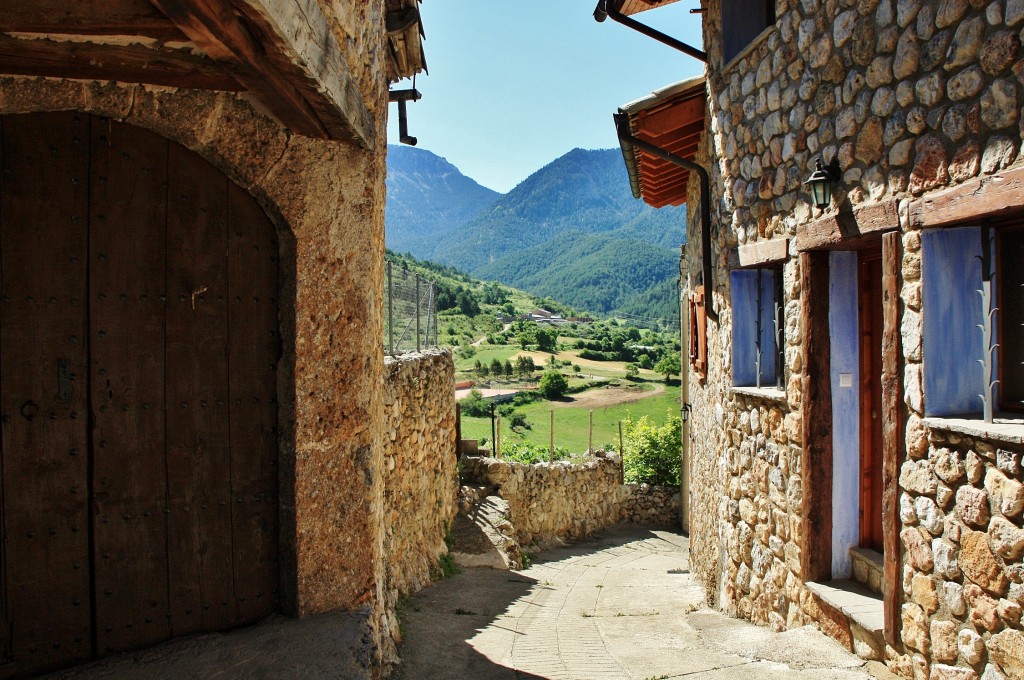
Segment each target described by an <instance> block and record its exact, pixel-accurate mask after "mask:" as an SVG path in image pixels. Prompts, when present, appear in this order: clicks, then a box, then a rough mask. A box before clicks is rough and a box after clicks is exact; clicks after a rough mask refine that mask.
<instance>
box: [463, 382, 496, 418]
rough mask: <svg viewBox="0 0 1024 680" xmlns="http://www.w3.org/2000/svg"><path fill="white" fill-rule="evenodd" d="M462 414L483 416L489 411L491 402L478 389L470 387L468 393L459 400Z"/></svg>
mask: <svg viewBox="0 0 1024 680" xmlns="http://www.w3.org/2000/svg"><path fill="white" fill-rule="evenodd" d="M459 408H460V410H461V411H462V415H465V416H472V417H474V418H483V417H485V416H488V415H490V413H491V402H489V401H487V400H486V399H484V396H483V394H481V392H480V390H477V389H472V390H470V391H469V395H468V396H466V397H465V398H463V399H460V400H459Z"/></svg>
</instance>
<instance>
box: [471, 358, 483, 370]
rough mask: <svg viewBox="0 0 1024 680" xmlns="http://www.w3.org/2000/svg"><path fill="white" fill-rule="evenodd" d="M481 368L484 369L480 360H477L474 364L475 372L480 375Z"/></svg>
mask: <svg viewBox="0 0 1024 680" xmlns="http://www.w3.org/2000/svg"><path fill="white" fill-rule="evenodd" d="M481 368H483V365H482V364H481V363H480V360H479V359H477V360H476V361H474V362H473V371H474V372H476V373H479V372H480V369H481Z"/></svg>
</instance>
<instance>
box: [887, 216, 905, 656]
mask: <svg viewBox="0 0 1024 680" xmlns="http://www.w3.org/2000/svg"><path fill="white" fill-rule="evenodd" d="M902 245H903V244H902V241H901V237H900V233H899V232H892V233H889V234H885V235H884V236H882V539H883V547H884V551H883V556H884V570H883V574H882V578H883V580H882V596H883V600H884V608H885V610H884V621H885V630H884V635H885V639H886V641H887V642H888V643H889V644H891V645H894V646H895V645H897V644H898V643H899V642H900V638H901V625H902V622H901V619H900V606H901V603H900V593H901V592H902V589H903V588H902V574H901V569H900V538H899V531H900V526H901V523H900V517H899V501H898V498H899V489H898V487H897V480H898V476H899V469H900V452H901V451H902V450H903V441H904V439H903V411H902V408H903V407H902V404H903V390H902V385H903V381H902V376H903V368H902V364H901V359H902V357H903V346H902V339H901V335H900V288H901V282H900V271H901V266H902V262H903V248H902Z"/></svg>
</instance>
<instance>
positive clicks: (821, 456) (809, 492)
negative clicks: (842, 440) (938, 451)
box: [800, 251, 832, 582]
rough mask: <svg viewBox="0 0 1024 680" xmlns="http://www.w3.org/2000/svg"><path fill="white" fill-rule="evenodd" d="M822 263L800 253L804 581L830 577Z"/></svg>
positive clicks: (825, 278)
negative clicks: (802, 373)
mask: <svg viewBox="0 0 1024 680" xmlns="http://www.w3.org/2000/svg"><path fill="white" fill-rule="evenodd" d="M828 260H829V256H828V253H827V252H824V251H814V252H805V253H801V254H800V299H801V305H800V330H801V332H802V333H803V336H804V341H803V345H802V349H801V353H802V354H803V365H804V376H803V378H802V386H803V398H802V400H801V403H800V410H801V416H802V421H803V422H802V424H801V429H802V437H803V455H804V459H803V471H804V497H803V504H802V505H801V508H800V513H801V516H802V520H803V521H802V523H801V524H802V531H801V535H800V570H801V571H802V572H803V573H802V577H803V580H804V581H805V582H807V581H827V580H829V579H830V578H831V577H832V383H831V380H830V376H829V368H830V363H831V348H830V340H829V328H828V310H829V299H828V285H829V273H828V269H829V267H828Z"/></svg>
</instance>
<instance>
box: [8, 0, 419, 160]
mask: <svg viewBox="0 0 1024 680" xmlns="http://www.w3.org/2000/svg"><path fill="white" fill-rule="evenodd" d="M406 1H408V2H415V0H406ZM0 74H8V75H27V76H44V77H52V78H68V79H79V80H110V81H119V82H126V83H139V84H145V85H164V86H170V87H181V88H193V89H202V90H220V91H236V92H248V93H250V94H251V95H252V96H253V97H254V98H255V99H257V100H258V101H259V102H260V103H261V104H262V105H263V106H264V107H266V109H267V110H268V111H269V112H270V113H271V114H273V115H274V116H275V117H276V118H277V119H278V120H279V121H280V122H281V123H282V125H284V126H285V127H287V128H288V129H290V130H291V131H292V132H294V133H296V134H300V135H305V136H309V137H316V138H320V139H331V140H346V141H350V142H353V143H355V144H357V145H358V146H361V147H363V148H373V146H374V145H375V136H376V133H375V129H376V127H375V123H374V120H373V117H372V115H371V114H370V112H369V109H368V107H367V105H366V102H365V100H364V97H363V95H362V93H361V91H360V88H359V84H358V81H357V79H356V77H355V75H354V74H353V73H352V71H351V69H350V68H349V65H348V61H347V58H346V54H345V51H344V48H343V47H342V45H341V43H340V42H339V39H338V37H337V35H336V34H335V32H334V27H333V21H332V20H331V19H330V18H329V17H328V16H327V15H326V14H325V13H324V9H323V7H322V6H321V4H320V2H318V1H316V0H152V2H150V1H149V0H39V1H38V2H13V1H8V2H2V3H0Z"/></svg>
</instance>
